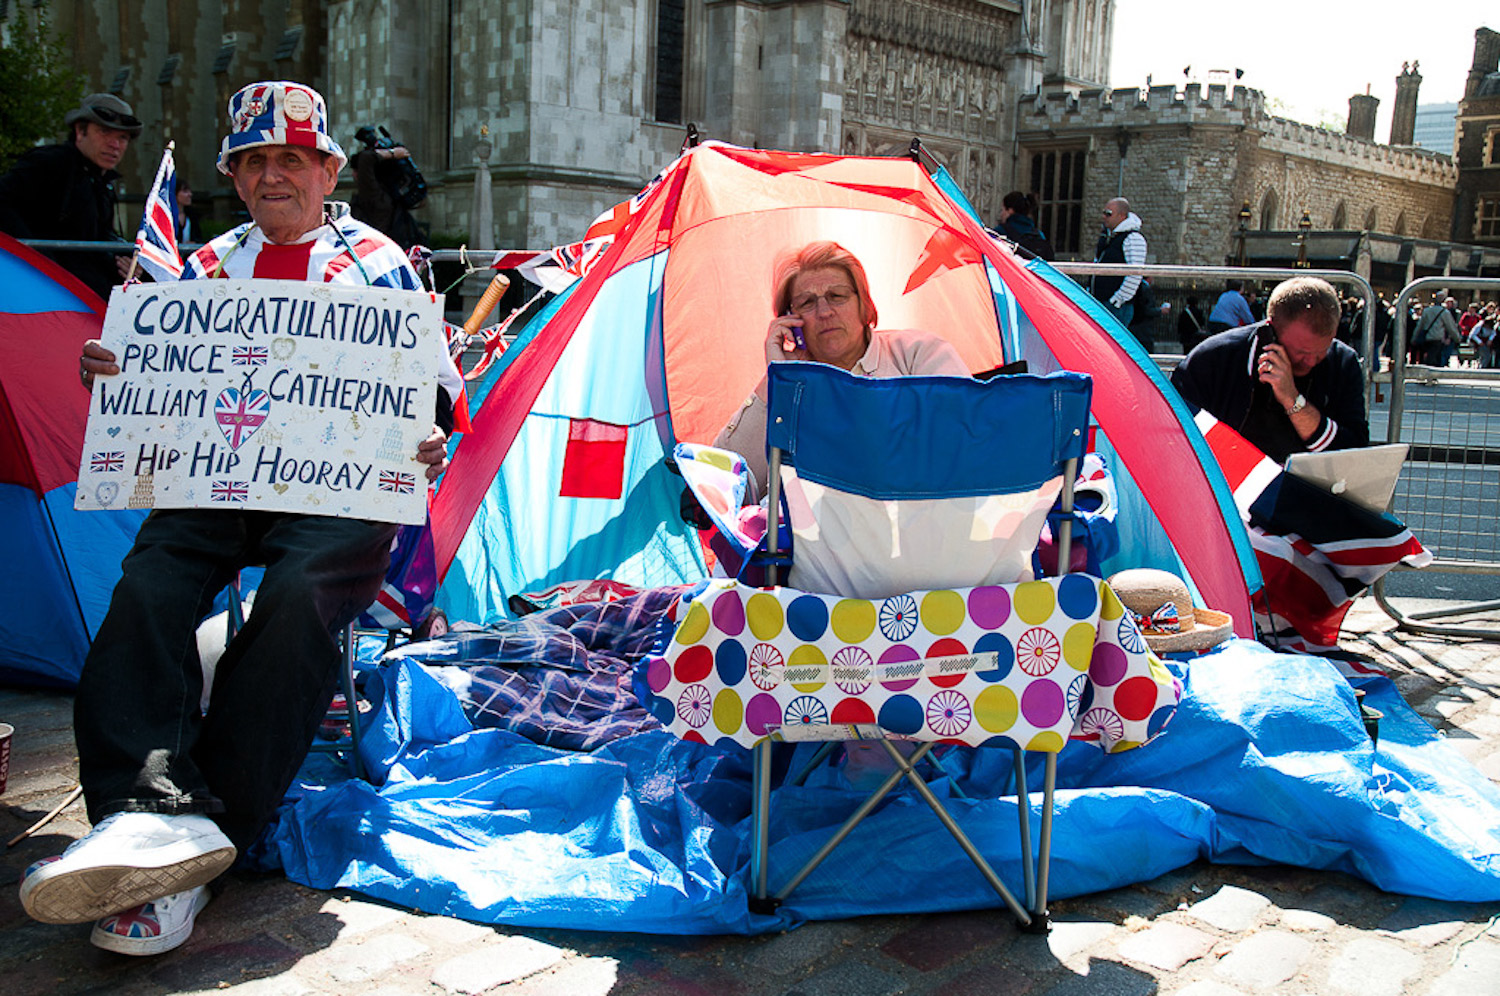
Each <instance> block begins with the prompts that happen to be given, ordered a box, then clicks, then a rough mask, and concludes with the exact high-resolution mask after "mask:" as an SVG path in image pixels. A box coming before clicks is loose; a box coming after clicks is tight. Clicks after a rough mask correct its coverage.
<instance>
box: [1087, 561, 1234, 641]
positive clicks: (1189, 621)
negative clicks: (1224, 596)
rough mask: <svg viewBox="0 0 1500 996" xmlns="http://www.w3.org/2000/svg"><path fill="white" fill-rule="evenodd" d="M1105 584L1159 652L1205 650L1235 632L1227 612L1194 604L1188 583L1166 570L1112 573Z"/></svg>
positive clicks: (1134, 570)
mask: <svg viewBox="0 0 1500 996" xmlns="http://www.w3.org/2000/svg"><path fill="white" fill-rule="evenodd" d="M1108 583H1109V586H1110V588H1111V589H1112V590H1113V591H1114V593H1115V594H1116V595H1117V596H1119V599H1120V602H1121V603H1122V604H1123V605H1124V606H1125V608H1126V609H1128V610H1129V611H1130V614H1131V615H1133V616H1135V622H1136V625H1137V626H1139V627H1140V630H1141V635H1142V636H1144V637H1145V638H1146V645H1147V646H1149V647H1150V648H1151V649H1152V650H1154V651H1156V652H1157V653H1159V654H1171V653H1177V652H1179V651H1184V650H1207V649H1209V648H1210V647H1215V646H1218V645H1219V644H1220V643H1223V642H1224V641H1225V640H1227V639H1229V638H1230V637H1231V636H1233V635H1234V625H1233V623H1232V622H1231V620H1230V618H1229V613H1227V612H1218V611H1216V610H1214V609H1200V608H1197V607H1195V606H1194V605H1193V599H1192V596H1191V595H1189V594H1188V587H1187V585H1186V584H1185V583H1183V581H1182V579H1181V578H1179V577H1178V576H1177V575H1175V574H1172V573H1170V572H1168V571H1158V570H1152V569H1150V568H1144V567H1142V568H1135V569H1133V570H1128V571H1120V572H1119V573H1118V574H1114V575H1111V576H1110V578H1109V582H1108Z"/></svg>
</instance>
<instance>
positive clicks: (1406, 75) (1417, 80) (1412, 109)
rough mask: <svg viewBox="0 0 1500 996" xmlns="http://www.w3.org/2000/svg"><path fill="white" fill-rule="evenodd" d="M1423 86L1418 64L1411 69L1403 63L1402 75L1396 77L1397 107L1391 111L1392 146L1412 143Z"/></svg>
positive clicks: (1412, 65) (1413, 63)
mask: <svg viewBox="0 0 1500 996" xmlns="http://www.w3.org/2000/svg"><path fill="white" fill-rule="evenodd" d="M1421 85H1422V76H1421V74H1420V73H1418V72H1417V64H1416V62H1412V64H1411V68H1409V69H1408V68H1407V64H1406V63H1404V62H1403V63H1401V75H1400V76H1397V77H1396V106H1395V107H1394V108H1392V109H1391V144H1392V145H1410V144H1411V143H1412V137H1413V136H1414V135H1415V134H1416V131H1417V89H1418V88H1419V87H1421Z"/></svg>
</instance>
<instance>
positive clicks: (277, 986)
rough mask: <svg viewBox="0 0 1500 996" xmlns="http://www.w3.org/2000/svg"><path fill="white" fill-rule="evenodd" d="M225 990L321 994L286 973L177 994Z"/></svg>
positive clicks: (212, 994) (246, 995) (250, 995)
mask: <svg viewBox="0 0 1500 996" xmlns="http://www.w3.org/2000/svg"><path fill="white" fill-rule="evenodd" d="M226 992H227V993H233V994H234V996H321V994H322V992H323V990H321V989H316V988H314V987H313V986H312V985H311V984H309V983H308V981H307V980H306V979H302V978H298V977H297V976H296V975H294V974H291V973H288V974H284V975H272V976H270V977H268V978H264V979H253V980H251V981H249V982H242V983H240V984H239V985H237V986H230V987H229V988H227V989H225V988H221V987H219V986H214V987H212V988H209V989H194V990H191V991H189V992H185V993H181V994H179V996H222V994H224V993H226Z"/></svg>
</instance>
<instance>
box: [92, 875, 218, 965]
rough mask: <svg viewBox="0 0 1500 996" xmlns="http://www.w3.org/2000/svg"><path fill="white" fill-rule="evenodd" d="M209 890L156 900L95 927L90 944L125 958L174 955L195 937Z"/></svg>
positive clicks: (104, 920) (196, 890) (200, 887)
mask: <svg viewBox="0 0 1500 996" xmlns="http://www.w3.org/2000/svg"><path fill="white" fill-rule="evenodd" d="M208 900H209V894H208V887H207V886H205V885H200V886H198V887H197V888H196V889H188V890H187V891H186V892H176V893H173V894H172V895H170V896H162V897H161V898H160V899H153V900H152V901H151V902H149V903H145V904H143V905H141V906H135V907H132V908H131V909H128V910H125V911H124V912H121V913H114V914H111V915H110V916H107V917H105V918H104V919H103V920H100V921H99V922H98V923H96V924H94V931H93V933H92V934H90V935H89V941H90V942H92V943H93V945H94V947H96V948H103V949H104V950H106V951H113V952H115V953H116V954H123V955H137V956H139V955H154V954H161V953H162V952H164V951H171V950H172V949H173V948H175V947H178V946H180V945H181V944H182V942H183V941H186V940H187V939H188V938H189V937H190V936H192V933H193V921H194V919H196V918H197V916H198V914H199V912H201V911H202V909H203V907H205V906H207V905H208Z"/></svg>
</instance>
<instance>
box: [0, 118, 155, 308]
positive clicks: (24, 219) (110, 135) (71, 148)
mask: <svg viewBox="0 0 1500 996" xmlns="http://www.w3.org/2000/svg"><path fill="white" fill-rule="evenodd" d="M63 122H64V123H65V124H66V125H67V127H68V138H67V140H66V141H64V142H62V143H60V144H58V145H47V146H43V147H41V148H37V149H32V150H30V151H29V152H27V153H26V154H25V155H23V156H22V157H21V158H20V159H18V160H16V164H15V165H14V166H13V167H11V170H10V172H9V173H7V174H5V175H4V176H3V177H0V231H3V232H5V233H6V234H7V235H12V236H14V237H16V238H18V239H72V240H77V241H81V242H117V241H120V236H119V235H118V234H117V233H116V232H115V187H114V184H115V180H117V179H119V176H120V174H119V173H117V172H115V168H116V167H117V166H119V165H120V160H121V159H123V158H125V152H126V150H127V149H129V147H130V141H131V139H134V138H138V137H140V134H141V122H140V121H139V120H138V119H137V118H136V117H135V114H134V113H133V112H132V111H131V109H130V105H129V104H127V103H125V101H123V100H121V99H120V98H119V97H116V96H115V95H114V94H112V93H91V94H89V95H88V96H87V97H84V98H83V102H82V103H81V104H79V105H78V106H77V107H75V108H73V110H71V111H69V112H68V113H67V116H66V117H64V118H63ZM48 255H50V256H51V257H52V258H53V259H55V260H57V262H58V264H59V265H61V266H62V267H63V268H64V269H65V270H68V271H69V272H70V273H72V274H73V275H74V276H76V277H77V278H78V279H79V280H82V281H83V282H84V283H85V284H86V285H88V287H89V289H90V290H92V291H93V292H94V293H96V294H98V295H99V296H100V297H101V298H103V299H105V300H106V301H108V300H109V292H110V288H112V287H114V286H115V285H116V284H118V283H120V282H121V281H122V280H123V279H124V274H125V272H126V269H127V267H128V266H129V256H127V255H116V254H113V253H108V252H103V251H91V252H90V251H79V252H52V253H48Z"/></svg>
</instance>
